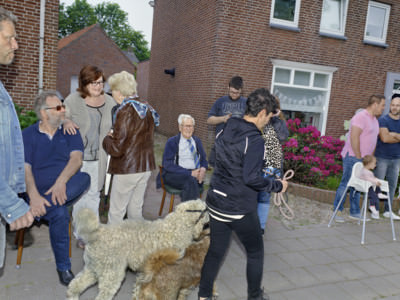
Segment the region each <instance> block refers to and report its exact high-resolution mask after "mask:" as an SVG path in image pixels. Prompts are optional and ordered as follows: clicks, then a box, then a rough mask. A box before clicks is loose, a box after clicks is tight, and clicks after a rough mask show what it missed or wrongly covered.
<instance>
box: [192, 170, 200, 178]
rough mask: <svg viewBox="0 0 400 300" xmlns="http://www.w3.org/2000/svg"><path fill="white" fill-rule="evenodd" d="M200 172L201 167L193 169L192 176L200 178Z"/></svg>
mask: <svg viewBox="0 0 400 300" xmlns="http://www.w3.org/2000/svg"><path fill="white" fill-rule="evenodd" d="M199 172H200V169H195V170H192V176H193V177H196V179H197V178H199Z"/></svg>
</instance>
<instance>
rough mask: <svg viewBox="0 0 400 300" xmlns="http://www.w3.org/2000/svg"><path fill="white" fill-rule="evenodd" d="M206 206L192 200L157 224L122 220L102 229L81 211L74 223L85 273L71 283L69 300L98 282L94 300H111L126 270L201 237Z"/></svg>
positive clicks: (179, 206) (199, 201)
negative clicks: (157, 254)
mask: <svg viewBox="0 0 400 300" xmlns="http://www.w3.org/2000/svg"><path fill="white" fill-rule="evenodd" d="M205 209H206V206H205V203H204V202H203V201H201V200H191V201H186V202H183V203H181V204H179V205H178V206H177V207H176V209H175V211H174V212H172V213H171V214H169V215H167V216H166V217H165V218H164V219H159V220H156V221H147V220H143V221H131V220H125V221H123V222H122V223H120V224H116V225H103V224H100V223H99V220H98V217H97V216H96V215H95V214H94V213H93V212H92V211H91V210H89V209H85V208H84V209H81V210H80V211H78V212H77V215H76V217H75V219H74V225H75V233H76V235H77V237H78V238H80V239H82V240H83V242H84V243H85V251H84V255H83V259H84V262H85V266H84V269H83V270H82V271H81V272H80V273H79V274H78V275H77V276H76V277H75V278H74V279H73V280H72V281H71V283H70V284H69V286H68V290H67V297H68V299H69V300H76V299H79V295H80V293H82V292H83V291H84V290H85V289H86V288H88V287H89V286H91V285H93V284H95V283H97V282H98V284H99V294H98V295H97V297H96V300H106V299H112V298H113V296H114V295H115V294H116V292H117V291H118V289H119V287H120V285H121V282H122V280H123V279H124V277H125V271H126V268H127V267H128V266H129V268H130V269H132V270H133V271H137V270H139V269H140V267H141V266H142V265H143V263H144V262H145V260H146V258H147V257H148V256H149V255H150V254H152V253H153V252H155V251H158V250H161V249H165V248H175V249H178V250H179V251H184V250H185V249H186V248H187V247H188V246H189V245H190V244H191V243H192V242H193V240H194V239H197V238H198V237H199V236H200V233H201V232H202V230H203V226H204V224H205V223H207V222H208V214H207V213H204V212H205Z"/></svg>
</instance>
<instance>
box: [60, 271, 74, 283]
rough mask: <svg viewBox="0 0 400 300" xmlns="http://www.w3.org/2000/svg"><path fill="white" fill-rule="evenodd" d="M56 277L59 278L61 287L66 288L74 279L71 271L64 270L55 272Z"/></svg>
mask: <svg viewBox="0 0 400 300" xmlns="http://www.w3.org/2000/svg"><path fill="white" fill-rule="evenodd" d="M57 273H58V277H59V278H60V282H61V284H62V285H65V286H67V285H68V284H69V283H70V282H71V280H72V279H74V277H75V276H74V274H73V273H72V272H71V270H66V271H59V270H57Z"/></svg>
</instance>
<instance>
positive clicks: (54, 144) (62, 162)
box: [22, 122, 83, 194]
mask: <svg viewBox="0 0 400 300" xmlns="http://www.w3.org/2000/svg"><path fill="white" fill-rule="evenodd" d="M22 136H23V139H24V148H25V162H26V163H28V164H30V165H31V168H32V173H33V177H34V178H35V183H36V187H37V189H38V191H39V193H40V194H43V193H45V192H46V191H47V190H48V189H49V188H50V187H51V186H52V185H53V184H54V182H55V181H56V179H57V177H58V176H59V175H60V173H61V172H62V171H63V170H64V168H65V166H66V165H67V163H68V161H69V159H70V154H71V152H73V151H81V152H83V142H82V138H81V135H80V134H79V132H78V133H77V134H76V135H68V134H64V133H63V130H62V128H61V127H60V128H59V129H58V130H57V131H56V133H55V134H54V135H53V137H52V138H50V137H49V136H48V135H47V134H46V133H43V132H40V130H39V122H37V123H36V124H33V125H31V126H29V127H28V128H26V129H24V130H23V131H22Z"/></svg>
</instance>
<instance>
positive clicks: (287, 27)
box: [269, 23, 300, 32]
mask: <svg viewBox="0 0 400 300" xmlns="http://www.w3.org/2000/svg"><path fill="white" fill-rule="evenodd" d="M269 26H270V27H271V28H277V29H283V30H290V31H294V32H300V28H299V27H296V26H293V27H292V26H288V25H283V24H277V23H269Z"/></svg>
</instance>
